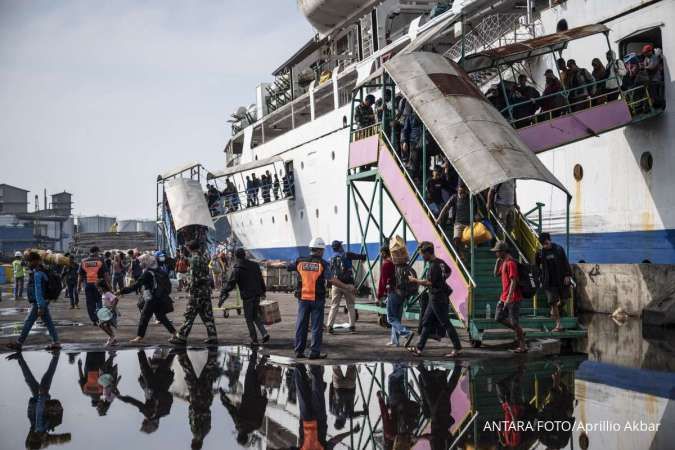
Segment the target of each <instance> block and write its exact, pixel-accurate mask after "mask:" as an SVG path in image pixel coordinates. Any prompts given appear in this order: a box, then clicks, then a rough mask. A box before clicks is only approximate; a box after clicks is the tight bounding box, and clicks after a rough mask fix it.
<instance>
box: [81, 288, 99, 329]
mask: <svg viewBox="0 0 675 450" xmlns="http://www.w3.org/2000/svg"><path fill="white" fill-rule="evenodd" d="M84 296H85V298H86V299H87V314H89V320H91V321H92V323H98V317H97V316H96V311H98V309H99V308H100V307H101V292H100V291H99V290H98V288H97V287H96V285H95V284H92V283H85V285H84Z"/></svg>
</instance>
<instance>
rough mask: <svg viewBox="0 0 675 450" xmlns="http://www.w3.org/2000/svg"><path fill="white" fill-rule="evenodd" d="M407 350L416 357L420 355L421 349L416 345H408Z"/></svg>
mask: <svg viewBox="0 0 675 450" xmlns="http://www.w3.org/2000/svg"><path fill="white" fill-rule="evenodd" d="M408 351H409V352H410V353H412V354H413V355H415V356H417V357H422V351H421V350H420V349H419V348H417V347H414V346H413V347H408Z"/></svg>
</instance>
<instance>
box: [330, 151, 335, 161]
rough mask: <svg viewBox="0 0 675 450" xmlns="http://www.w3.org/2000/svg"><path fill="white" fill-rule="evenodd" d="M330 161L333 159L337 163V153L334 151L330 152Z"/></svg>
mask: <svg viewBox="0 0 675 450" xmlns="http://www.w3.org/2000/svg"><path fill="white" fill-rule="evenodd" d="M330 159H332V160H333V161H335V152H334V151H333V152H330Z"/></svg>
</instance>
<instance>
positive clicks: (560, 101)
mask: <svg viewBox="0 0 675 450" xmlns="http://www.w3.org/2000/svg"><path fill="white" fill-rule="evenodd" d="M544 76H545V77H546V87H545V88H544V94H543V95H542V97H543V98H541V99H540V100H539V106H541V112H542V113H548V114H542V118H541V120H550V119H552V118H554V117H558V116H560V115H561V114H563V112H564V110H563V109H562V107H563V106H565V97H563V95H562V94H557V95H554V94H556V93H558V92H562V90H563V87H562V83H560V80H558V79H557V78H556V76H555V75H554V74H553V71H552V70H551V69H548V70H547V71H546V72H544ZM549 111H550V112H549Z"/></svg>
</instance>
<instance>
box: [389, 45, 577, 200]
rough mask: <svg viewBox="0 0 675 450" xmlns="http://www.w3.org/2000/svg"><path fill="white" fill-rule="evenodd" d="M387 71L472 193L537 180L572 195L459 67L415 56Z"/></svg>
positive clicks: (397, 60) (438, 58)
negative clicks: (514, 180) (495, 186)
mask: <svg viewBox="0 0 675 450" xmlns="http://www.w3.org/2000/svg"><path fill="white" fill-rule="evenodd" d="M384 68H385V70H386V71H387V73H388V74H389V75H390V76H391V78H392V79H393V80H394V82H395V83H396V84H397V86H398V87H399V88H400V90H401V92H402V94H403V95H404V96H405V98H406V99H407V100H408V102H409V103H410V105H411V106H412V108H413V109H414V111H415V113H416V114H417V115H418V116H419V118H420V120H421V121H422V122H423V123H424V125H425V126H426V127H427V129H428V130H429V132H430V133H431V135H432V136H433V138H434V139H435V140H436V142H437V143H438V145H439V147H440V148H441V150H442V151H443V153H444V154H445V155H446V156H447V158H448V160H449V161H450V164H452V166H453V167H454V168H455V170H457V173H458V174H459V176H460V177H461V178H462V180H463V181H464V182H465V183H466V185H467V187H468V188H469V190H470V191H471V192H474V193H477V192H481V191H483V190H485V189H487V188H489V187H491V186H494V185H497V184H499V183H503V182H504V181H508V180H512V179H532V180H540V181H543V182H545V183H549V184H551V185H553V186H556V187H557V188H559V189H560V190H562V191H563V192H565V193H567V195H568V196H569V193H568V192H567V190H566V189H565V187H564V186H563V184H562V183H561V182H560V181H559V180H558V179H557V178H556V177H555V176H554V175H553V174H552V173H551V172H550V171H549V170H548V169H547V168H546V166H544V164H543V163H542V162H541V161H540V160H539V158H538V157H537V156H536V155H535V154H534V152H532V150H530V149H529V147H527V145H526V144H525V143H524V142H523V141H522V140H521V139H520V137H519V136H518V134H517V133H516V131H515V130H514V129H513V128H512V127H511V125H509V123H508V122H507V121H506V119H505V118H504V117H503V116H502V115H501V114H500V113H499V111H497V110H496V109H495V108H494V107H493V106H492V105H491V104H490V103H489V102H488V101H487V100H486V99H485V97H484V96H483V95H482V94H481V92H480V91H479V90H478V88H477V87H476V86H475V85H474V84H473V83H472V81H471V80H470V79H469V77H468V76H467V74H466V73H465V72H464V71H463V70H462V68H461V67H460V66H459V65H458V64H457V63H455V62H454V61H450V60H448V59H447V58H445V57H444V56H443V55H439V54H437V53H430V52H414V53H408V54H403V55H398V56H396V57H394V58H393V59H392V60H391V61H389V62H387V63H385V65H384Z"/></svg>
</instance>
